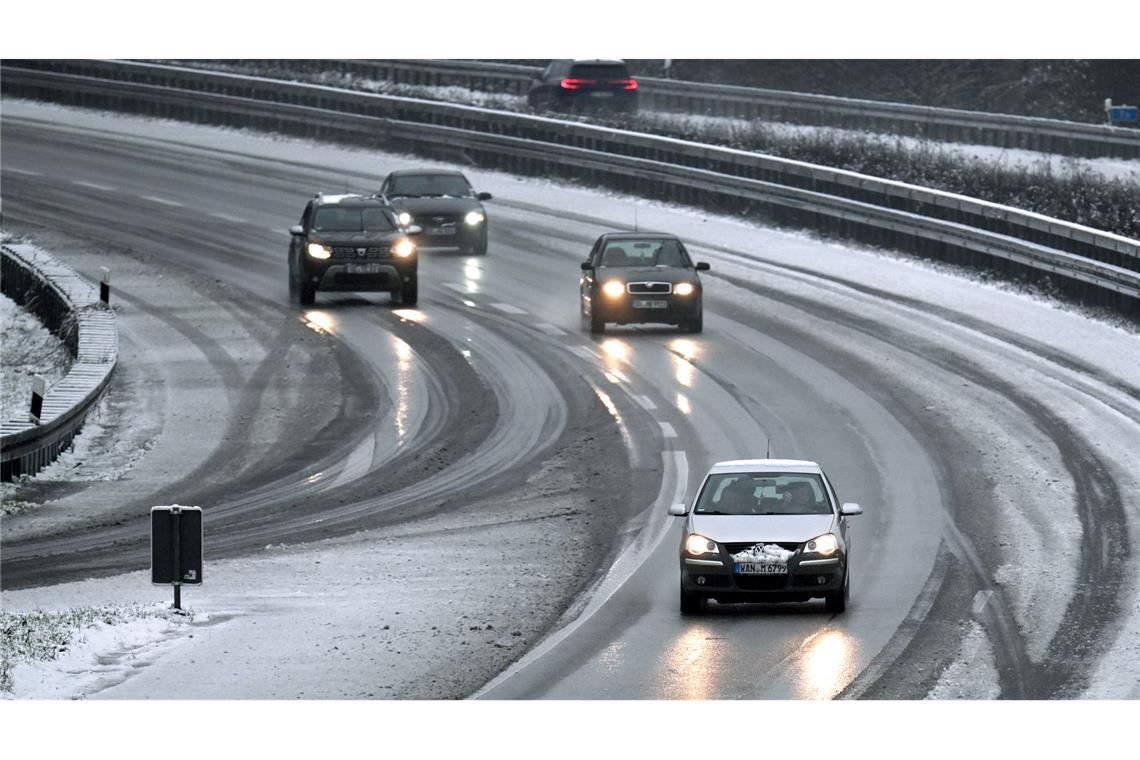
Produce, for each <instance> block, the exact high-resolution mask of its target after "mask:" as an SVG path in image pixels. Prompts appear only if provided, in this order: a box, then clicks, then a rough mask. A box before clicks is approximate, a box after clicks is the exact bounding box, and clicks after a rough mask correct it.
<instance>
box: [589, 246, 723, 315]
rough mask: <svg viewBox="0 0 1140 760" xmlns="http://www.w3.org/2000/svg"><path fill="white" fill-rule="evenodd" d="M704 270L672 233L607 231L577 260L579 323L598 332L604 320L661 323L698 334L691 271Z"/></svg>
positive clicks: (696, 286) (697, 291)
mask: <svg viewBox="0 0 1140 760" xmlns="http://www.w3.org/2000/svg"><path fill="white" fill-rule="evenodd" d="M708 269H709V265H708V264H706V263H704V262H700V263H698V264H694V263H693V262H692V260H691V259H690V258H689V253H688V251H686V250H685V246H684V245H682V244H681V241H680V240H678V239H677V236H676V235H670V234H668V233H663V232H607V233H606V234H604V235H602V236H601V237H600V238H598V240H597V242H596V243H594V247H593V249H592V250H591V251H590V258H589V259H587V260H586V261H583V262H582V278H581V280H580V281H579V288H580V292H579V298H580V305H581V314H582V326H583V327H588V328H589V330H590V332H592V333H594V334H599V333H602V332H605V329H606V323H607V322H617V323H618V324H623V325H625V324H633V323H640V322H665V323H668V324H674V325H678V326H679V327H680V328H681V330H682V331H683V332H685V331H687V332H694V333H699V332H701V330H702V329H704V311H703V309H702V306H701V292H702V290H701V278H700V277H698V276H697V272H706V271H708Z"/></svg>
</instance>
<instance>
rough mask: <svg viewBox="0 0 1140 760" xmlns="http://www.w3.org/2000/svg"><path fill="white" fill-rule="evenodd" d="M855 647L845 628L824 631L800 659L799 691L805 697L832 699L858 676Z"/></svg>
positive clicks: (812, 640)
mask: <svg viewBox="0 0 1140 760" xmlns="http://www.w3.org/2000/svg"><path fill="white" fill-rule="evenodd" d="M853 655H854V649H853V647H852V645H851V637H850V636H849V635H848V634H847V633H846V632H844V631H838V630H828V631H821V632H820V633H818V634H816V635H815V636H813V637H812V638H811V639H810V640H809V641H808V643H807V645H806V650H805V651H804V653H803V655H802V657H801V659H800V662H801V663H802V664H801V666H800V673H799V674H798V678H797V679H796V680H797V694H796V696H797V697H799V698H801V699H831V698H832V697H834V696H835V695H836V694H838V693H839V691H840V690H841V689H842V688H843V687H844V686H845V685H847V683H848V682H849V681H850V680H851V679H852V677H854V675H855V673H853V672H852V670H853V669H854V662H853Z"/></svg>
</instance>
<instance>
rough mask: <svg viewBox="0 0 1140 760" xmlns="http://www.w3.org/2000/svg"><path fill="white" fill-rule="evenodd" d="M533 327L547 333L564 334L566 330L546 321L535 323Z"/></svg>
mask: <svg viewBox="0 0 1140 760" xmlns="http://www.w3.org/2000/svg"><path fill="white" fill-rule="evenodd" d="M535 327H537V328H538V329H539V330H540V331H541V332H544V333H546V334H547V335H565V334H566V331H565V330H563V329H562V328H561V327H558V326H557V325H552V324H549V323H547V322H539V323H538V324H537V325H535Z"/></svg>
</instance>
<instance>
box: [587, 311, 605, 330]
mask: <svg viewBox="0 0 1140 760" xmlns="http://www.w3.org/2000/svg"><path fill="white" fill-rule="evenodd" d="M605 331H606V320H605V319H603V318H602V315H601V314H599V313H598V312H597V311H591V312H590V334H591V335H602V334H604V333H605Z"/></svg>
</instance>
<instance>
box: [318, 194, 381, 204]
mask: <svg viewBox="0 0 1140 760" xmlns="http://www.w3.org/2000/svg"><path fill="white" fill-rule="evenodd" d="M316 201H317V203H318V204H319V205H321V206H341V205H345V206H347V205H354V206H356V205H360V206H387V205H388V202H387V201H386V200H384V199H383V198H380V197H377V196H375V195H360V194H359V193H339V194H332V193H317V197H316Z"/></svg>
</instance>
